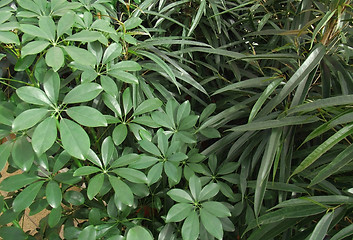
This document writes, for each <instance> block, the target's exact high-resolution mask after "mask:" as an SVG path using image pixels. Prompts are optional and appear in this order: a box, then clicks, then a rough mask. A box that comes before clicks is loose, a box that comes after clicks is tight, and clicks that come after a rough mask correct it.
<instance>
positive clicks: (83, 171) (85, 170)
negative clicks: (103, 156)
mask: <svg viewBox="0 0 353 240" xmlns="http://www.w3.org/2000/svg"><path fill="white" fill-rule="evenodd" d="M101 171H102V170H101V169H99V168H97V167H93V166H82V167H80V168H78V169H76V171H75V172H74V177H76V176H84V175H90V174H92V173H97V172H101Z"/></svg>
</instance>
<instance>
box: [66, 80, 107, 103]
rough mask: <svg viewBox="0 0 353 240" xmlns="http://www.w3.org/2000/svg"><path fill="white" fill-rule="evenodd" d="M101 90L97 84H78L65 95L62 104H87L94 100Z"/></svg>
mask: <svg viewBox="0 0 353 240" xmlns="http://www.w3.org/2000/svg"><path fill="white" fill-rule="evenodd" d="M102 90H103V89H102V87H101V86H100V85H99V84H97V83H84V84H80V85H78V86H76V87H75V88H74V89H72V90H71V91H70V92H69V93H68V94H66V96H65V98H64V100H63V103H81V102H88V101H91V100H92V99H94V98H96V97H97V96H98V95H99V94H100V93H101V92H102Z"/></svg>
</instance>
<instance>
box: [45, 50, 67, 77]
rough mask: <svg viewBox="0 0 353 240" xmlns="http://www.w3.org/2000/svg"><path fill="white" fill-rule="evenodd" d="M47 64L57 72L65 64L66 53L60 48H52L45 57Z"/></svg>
mask: <svg viewBox="0 0 353 240" xmlns="http://www.w3.org/2000/svg"><path fill="white" fill-rule="evenodd" d="M45 62H46V63H47V65H48V66H49V67H52V68H53V70H54V72H57V71H58V70H59V69H60V68H61V67H62V66H63V64H64V52H63V51H62V50H61V48H59V47H51V48H49V49H48V52H47V54H46V55H45Z"/></svg>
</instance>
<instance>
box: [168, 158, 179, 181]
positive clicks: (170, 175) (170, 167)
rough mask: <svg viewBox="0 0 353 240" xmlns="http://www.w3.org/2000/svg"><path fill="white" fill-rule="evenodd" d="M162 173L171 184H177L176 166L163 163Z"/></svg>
mask: <svg viewBox="0 0 353 240" xmlns="http://www.w3.org/2000/svg"><path fill="white" fill-rule="evenodd" d="M164 172H165V174H167V176H168V178H169V179H171V180H172V181H173V182H176V183H178V182H179V180H180V178H179V174H178V166H176V164H174V163H171V162H170V161H166V162H165V163H164Z"/></svg>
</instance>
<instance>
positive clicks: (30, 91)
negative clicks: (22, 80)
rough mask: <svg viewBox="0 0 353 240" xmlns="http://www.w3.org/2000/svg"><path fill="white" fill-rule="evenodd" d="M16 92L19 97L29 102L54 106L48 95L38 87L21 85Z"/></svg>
mask: <svg viewBox="0 0 353 240" xmlns="http://www.w3.org/2000/svg"><path fill="white" fill-rule="evenodd" d="M16 94H17V96H18V97H19V98H21V99H22V100H23V101H25V102H27V103H31V104H34V105H41V106H52V103H51V102H50V100H49V98H48V97H47V95H46V94H45V93H44V92H43V91H42V90H40V89H39V88H36V87H31V86H25V87H20V88H18V89H17V90H16Z"/></svg>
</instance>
